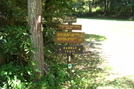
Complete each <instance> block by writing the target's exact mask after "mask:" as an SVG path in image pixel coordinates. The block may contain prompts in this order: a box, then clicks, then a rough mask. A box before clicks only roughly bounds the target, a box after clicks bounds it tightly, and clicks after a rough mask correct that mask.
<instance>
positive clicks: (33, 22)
mask: <svg viewBox="0 0 134 89" xmlns="http://www.w3.org/2000/svg"><path fill="white" fill-rule="evenodd" d="M28 24H29V26H30V33H31V35H30V38H31V43H32V44H33V48H34V49H36V50H35V51H34V54H33V55H32V61H34V62H36V63H37V64H36V65H35V66H34V67H33V68H34V72H35V79H34V80H35V81H39V80H40V79H39V77H41V76H44V52H43V32H42V0H28ZM36 69H39V70H40V72H37V71H35V70H36Z"/></svg>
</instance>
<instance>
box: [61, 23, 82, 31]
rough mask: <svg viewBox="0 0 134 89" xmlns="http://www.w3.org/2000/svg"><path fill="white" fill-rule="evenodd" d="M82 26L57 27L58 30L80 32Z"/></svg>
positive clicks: (63, 25)
mask: <svg viewBox="0 0 134 89" xmlns="http://www.w3.org/2000/svg"><path fill="white" fill-rule="evenodd" d="M81 28H82V25H65V24H62V25H58V29H60V30H81Z"/></svg>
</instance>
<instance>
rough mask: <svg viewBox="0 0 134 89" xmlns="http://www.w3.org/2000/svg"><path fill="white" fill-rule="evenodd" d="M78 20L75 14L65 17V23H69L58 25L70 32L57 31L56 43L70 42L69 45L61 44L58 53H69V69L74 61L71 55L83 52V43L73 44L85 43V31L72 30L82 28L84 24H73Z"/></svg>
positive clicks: (60, 28)
mask: <svg viewBox="0 0 134 89" xmlns="http://www.w3.org/2000/svg"><path fill="white" fill-rule="evenodd" d="M74 22H76V17H75V16H66V17H64V19H63V23H68V25H65V24H61V25H58V29H59V30H68V32H56V43H68V45H66V46H64V45H59V46H58V47H57V53H60V54H65V53H66V54H67V55H68V69H69V70H71V68H72V63H71V57H72V54H73V53H83V46H82V45H72V44H74V43H77V44H80V43H84V36H85V33H84V32H72V31H71V30H81V29H82V25H72V23H74Z"/></svg>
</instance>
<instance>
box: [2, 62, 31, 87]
mask: <svg viewBox="0 0 134 89" xmlns="http://www.w3.org/2000/svg"><path fill="white" fill-rule="evenodd" d="M32 78H33V73H32V71H31V69H30V67H28V66H25V67H22V66H19V65H16V64H14V63H13V62H10V63H8V64H7V65H4V66H2V67H0V79H1V80H0V88H4V89H7V88H8V89H24V88H25V89H29V86H30V85H29V84H31V83H30V82H31V79H32Z"/></svg>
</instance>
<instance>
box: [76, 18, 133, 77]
mask: <svg viewBox="0 0 134 89" xmlns="http://www.w3.org/2000/svg"><path fill="white" fill-rule="evenodd" d="M76 24H81V25H82V32H85V33H87V34H97V35H103V36H106V37H107V40H106V41H105V42H103V45H102V46H101V47H102V51H103V53H104V54H105V55H106V56H107V59H108V61H109V65H111V66H112V67H113V69H114V71H115V72H118V73H120V74H121V75H134V70H133V69H134V21H115V20H94V19H78V20H77V23H76Z"/></svg>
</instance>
